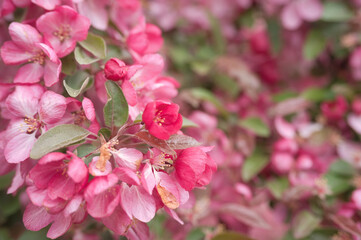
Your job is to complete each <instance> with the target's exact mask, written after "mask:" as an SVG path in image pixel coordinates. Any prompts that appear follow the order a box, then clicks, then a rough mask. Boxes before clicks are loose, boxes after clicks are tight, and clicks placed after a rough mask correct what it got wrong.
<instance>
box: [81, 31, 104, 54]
mask: <svg viewBox="0 0 361 240" xmlns="http://www.w3.org/2000/svg"><path fill="white" fill-rule="evenodd" d="M79 44H80V46H82V47H83V48H85V49H86V50H87V51H89V52H91V53H92V54H93V55H94V56H96V57H97V58H100V59H104V58H105V57H106V54H107V47H106V43H105V41H104V39H103V38H102V37H100V36H97V35H95V34H92V33H88V36H87V38H86V39H85V40H84V41H81V42H79Z"/></svg>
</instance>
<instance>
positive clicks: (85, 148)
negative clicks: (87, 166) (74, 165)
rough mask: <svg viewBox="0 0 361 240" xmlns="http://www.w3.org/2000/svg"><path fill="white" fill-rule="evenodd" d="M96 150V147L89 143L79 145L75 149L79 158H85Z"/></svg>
mask: <svg viewBox="0 0 361 240" xmlns="http://www.w3.org/2000/svg"><path fill="white" fill-rule="evenodd" d="M96 149H97V147H96V146H94V145H92V144H89V143H87V144H83V145H80V146H79V147H77V148H76V151H77V156H78V157H80V158H82V157H85V156H86V155H88V154H89V153H91V152H94V151H95V150H96Z"/></svg>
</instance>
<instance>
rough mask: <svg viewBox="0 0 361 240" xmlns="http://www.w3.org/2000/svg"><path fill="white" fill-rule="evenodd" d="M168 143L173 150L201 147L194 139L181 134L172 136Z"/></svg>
mask: <svg viewBox="0 0 361 240" xmlns="http://www.w3.org/2000/svg"><path fill="white" fill-rule="evenodd" d="M166 142H167V144H168V146H169V147H170V148H172V149H186V148H190V147H197V146H199V145H200V143H199V142H198V141H197V140H195V139H194V138H192V137H190V136H187V135H181V134H174V135H172V136H170V138H169V139H168V140H167V141H166Z"/></svg>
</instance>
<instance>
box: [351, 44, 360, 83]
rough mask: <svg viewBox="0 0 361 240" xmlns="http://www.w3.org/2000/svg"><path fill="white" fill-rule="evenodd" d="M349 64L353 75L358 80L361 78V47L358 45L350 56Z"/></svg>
mask: <svg viewBox="0 0 361 240" xmlns="http://www.w3.org/2000/svg"><path fill="white" fill-rule="evenodd" d="M349 64H350V67H351V73H352V76H353V77H354V78H355V79H356V80H361V70H360V69H361V47H357V48H355V49H354V50H353V52H352V53H351V56H350V60H349Z"/></svg>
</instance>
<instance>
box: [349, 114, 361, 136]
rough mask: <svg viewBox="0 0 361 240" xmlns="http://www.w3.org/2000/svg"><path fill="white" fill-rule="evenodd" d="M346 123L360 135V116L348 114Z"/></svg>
mask: <svg viewBox="0 0 361 240" xmlns="http://www.w3.org/2000/svg"><path fill="white" fill-rule="evenodd" d="M347 123H348V125H350V127H351V128H352V129H353V130H354V131H355V132H357V133H358V134H361V115H356V114H353V113H351V114H349V115H348V116H347Z"/></svg>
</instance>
